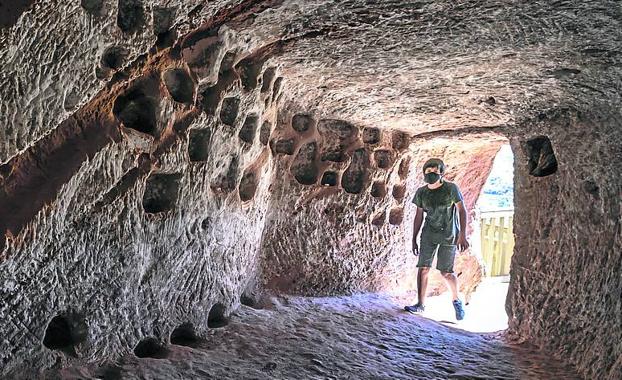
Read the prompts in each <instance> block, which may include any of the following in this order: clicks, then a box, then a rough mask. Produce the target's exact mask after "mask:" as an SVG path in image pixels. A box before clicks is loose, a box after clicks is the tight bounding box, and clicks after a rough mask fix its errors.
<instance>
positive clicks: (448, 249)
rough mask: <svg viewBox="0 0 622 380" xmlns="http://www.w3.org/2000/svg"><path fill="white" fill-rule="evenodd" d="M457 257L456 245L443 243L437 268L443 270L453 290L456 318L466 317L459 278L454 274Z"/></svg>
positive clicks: (439, 251)
mask: <svg viewBox="0 0 622 380" xmlns="http://www.w3.org/2000/svg"><path fill="white" fill-rule="evenodd" d="M455 257H456V246H455V245H441V246H440V247H439V248H438V261H437V262H436V268H437V269H438V270H440V271H441V273H442V274H443V278H445V281H447V285H448V286H449V290H450V291H451V297H452V304H453V306H454V310H455V311H456V319H457V320H461V319H463V318H464V308H463V307H462V301H460V299H459V298H458V278H457V277H456V275H455V274H454V259H455Z"/></svg>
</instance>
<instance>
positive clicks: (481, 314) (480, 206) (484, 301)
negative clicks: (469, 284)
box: [422, 143, 514, 333]
mask: <svg viewBox="0 0 622 380" xmlns="http://www.w3.org/2000/svg"><path fill="white" fill-rule="evenodd" d="M513 216H514V155H513V153H512V149H511V147H510V145H509V143H506V144H503V145H502V146H501V148H500V149H499V151H498V152H497V154H496V156H495V158H494V161H493V165H492V168H491V170H490V173H489V175H488V178H487V180H486V182H485V184H484V186H483V187H482V190H481V193H480V195H479V197H478V200H477V203H476V205H475V218H474V219H473V220H472V221H471V226H472V231H473V232H472V234H471V237H470V243H471V253H472V254H473V255H474V256H475V257H477V259H478V261H479V262H480V265H481V268H482V271H483V278H482V281H481V283H480V284H479V285H477V288H476V289H475V291H474V292H473V293H471V295H470V297H469V299H468V302H467V304H466V305H465V310H466V316H465V318H464V320H462V321H459V322H457V323H456V322H453V321H451V322H450V321H449V320H451V318H448V316H449V315H453V307H452V305H451V302H450V300H451V295H450V292H449V291H445V292H444V293H441V294H440V295H438V296H431V297H427V300H426V311H425V312H424V313H423V314H422V315H423V316H424V317H426V318H430V319H434V320H436V321H439V322H449V323H451V324H453V325H455V326H456V327H458V328H460V329H463V330H467V331H471V332H479V333H489V332H496V331H501V330H505V329H507V326H508V315H507V312H506V311H505V300H506V297H507V292H508V287H509V281H510V276H509V273H510V272H509V270H510V261H511V257H512V253H513V250H514V235H513V228H512V227H513ZM448 319H449V320H448Z"/></svg>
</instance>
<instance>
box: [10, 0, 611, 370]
mask: <svg viewBox="0 0 622 380" xmlns="http://www.w3.org/2000/svg"><path fill="white" fill-rule="evenodd" d="M621 22H622V14H621V10H620V6H619V4H618V2H616V1H607V0H600V1H587V2H586V1H578V0H567V1H558V2H546V1H530V2H509V1H501V0H499V1H489V2H486V3H485V4H484V3H482V2H477V1H463V2H456V1H449V0H447V1H418V2H403V1H380V0H373V1H365V2H363V1H359V0H351V1H344V2H330V1H324V0H314V1H300V0H266V1H261V0H248V1H224V0H223V1H211V2H204V1H192V0H175V1H166V2H159V1H151V0H119V1H97V0H81V1H72V2H60V3H59V2H54V3H51V2H44V1H19V2H15V6H14V7H13V8H11V9H10V12H8V13H3V14H2V18H1V19H0V25H1V27H2V30H1V31H0V62H2V63H3V66H2V72H1V73H0V125H2V126H3V127H2V128H1V129H0V162H1V163H2V165H1V166H0V231H1V232H2V233H3V236H4V237H5V238H3V239H0V297H1V299H2V301H3V302H2V303H1V304H0V318H1V319H2V320H3V323H2V324H1V325H0V335H1V336H2V337H3V339H2V340H1V341H0V367H1V370H0V374H1V375H3V376H4V375H5V374H14V373H16V372H20V371H22V370H24V369H25V368H29V369H32V370H33V371H36V370H38V369H42V368H47V367H50V366H52V365H54V364H55V363H58V364H59V365H65V364H69V363H71V364H80V363H85V362H88V361H96V360H102V359H111V358H115V357H117V356H119V355H121V354H124V353H131V352H133V353H134V354H135V355H136V356H138V357H152V358H157V357H160V356H163V355H166V352H165V351H166V347H165V346H166V343H167V341H173V340H175V341H176V342H180V341H192V338H193V337H194V336H196V335H201V333H202V332H204V331H205V330H206V329H210V328H220V326H223V325H226V323H227V321H228V315H229V314H230V312H231V311H232V310H234V309H235V308H236V307H238V305H239V304H240V302H242V303H244V304H248V305H253V304H255V303H256V297H257V295H258V294H259V292H260V290H261V289H262V288H268V289H271V290H276V291H283V292H289V293H300V294H337V293H349V292H357V291H374V290H398V289H412V288H413V286H414V283H415V276H414V275H413V274H414V272H415V268H414V264H415V260H414V257H413V256H412V254H411V252H410V236H411V228H412V227H411V224H412V218H413V214H412V213H413V207H412V205H411V203H410V199H411V198H412V195H413V194H414V190H415V189H416V188H417V187H418V186H420V185H421V182H422V181H421V173H420V167H421V164H422V162H423V161H424V160H425V159H426V158H428V157H429V156H430V155H434V156H438V157H441V158H443V159H444V160H446V162H447V163H448V166H449V168H448V173H449V179H451V180H454V181H455V182H457V183H458V184H459V185H460V186H461V188H462V190H463V193H464V194H465V198H466V203H467V206H468V208H469V210H470V211H471V210H472V208H473V207H474V205H475V202H476V200H477V196H478V194H479V192H480V190H481V186H482V185H483V183H484V181H485V178H486V176H487V174H488V171H489V168H490V165H491V162H492V158H493V157H494V154H495V153H496V151H497V149H498V147H499V145H500V144H501V143H502V142H503V140H504V138H506V137H507V138H509V139H510V141H511V143H512V146H513V149H514V151H515V154H517V160H516V175H517V179H516V184H517V188H516V199H517V204H516V206H517V214H516V217H515V221H516V229H515V233H516V242H517V245H516V254H515V256H514V262H513V267H512V284H511V287H510V297H509V299H508V311H509V314H510V316H511V329H510V330H511V331H510V332H511V333H512V334H513V336H516V337H517V338H518V339H522V340H533V341H535V342H537V343H539V344H540V345H542V346H545V347H549V348H551V349H552V352H553V353H554V354H556V355H557V356H558V357H560V358H562V359H564V360H567V361H570V362H572V363H573V364H574V365H576V366H577V368H578V369H579V371H580V372H581V373H582V374H583V375H584V376H585V377H588V378H616V379H617V378H620V376H619V375H620V372H621V367H620V366H621V362H620V359H619V358H620V356H621V350H622V348H621V347H620V345H619V341H620V339H619V338H620V333H621V332H620V328H619V326H620V318H622V305H621V304H620V302H621V301H620V291H621V289H622V284H621V283H620V276H619V272H620V260H621V259H620V258H621V256H620V252H621V251H622V249H621V248H622V247H621V245H622V244H621V240H620V239H621V238H620V236H621V232H620V205H619V197H620V195H621V193H622V192H621V190H620V181H619V179H618V178H617V176H616V174H617V173H618V172H619V166H620V164H621V162H620V161H621V158H620V132H619V131H620V121H621V120H622V117H621V116H620V111H619V109H618V105H619V104H620V92H619V89H620V78H621V76H622V69H621V67H622V64H621V59H620V54H619V52H620V44H621V42H620V41H621V40H622V38H621V34H620V33H622V32H621V30H622V29H620V28H619V25H620V23H621ZM457 272H459V273H461V276H460V279H461V283H462V285H463V291H464V292H465V293H467V294H468V293H469V292H470V291H472V289H473V288H474V287H475V286H476V285H477V282H478V278H479V276H481V273H480V271H479V264H478V263H477V260H476V259H475V258H474V257H471V256H461V257H460V259H459V262H458V264H457ZM432 288H433V289H432V291H435V292H438V291H440V290H441V289H442V285H441V283H439V282H434V285H433V287H432ZM180 326H184V327H183V328H182V327H180ZM173 332H174V334H173Z"/></svg>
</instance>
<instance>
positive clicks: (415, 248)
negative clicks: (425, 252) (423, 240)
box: [413, 238, 419, 256]
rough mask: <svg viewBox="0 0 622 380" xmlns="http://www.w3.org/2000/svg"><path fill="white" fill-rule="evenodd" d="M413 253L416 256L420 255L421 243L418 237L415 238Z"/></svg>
mask: <svg viewBox="0 0 622 380" xmlns="http://www.w3.org/2000/svg"><path fill="white" fill-rule="evenodd" d="M413 253H414V255H415V256H419V245H418V244H417V238H413Z"/></svg>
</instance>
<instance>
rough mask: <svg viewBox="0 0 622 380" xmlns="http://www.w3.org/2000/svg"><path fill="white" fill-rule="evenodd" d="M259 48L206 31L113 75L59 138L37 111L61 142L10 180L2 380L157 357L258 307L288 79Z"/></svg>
mask: <svg viewBox="0 0 622 380" xmlns="http://www.w3.org/2000/svg"><path fill="white" fill-rule="evenodd" d="M20 20H21V19H20ZM246 47H248V45H244V44H242V43H239V42H238V40H237V39H236V37H235V33H234V32H232V31H231V30H229V29H227V28H219V27H218V26H215V27H213V28H212V29H210V28H206V29H204V30H200V31H199V32H197V33H196V34H192V35H189V36H187V38H186V39H183V40H182V39H180V40H178V44H176V45H175V46H174V47H172V48H168V47H165V46H161V47H156V48H154V49H152V50H151V52H150V53H149V54H148V55H146V56H143V57H141V58H140V59H137V60H134V61H133V62H132V63H131V64H129V65H128V66H127V67H125V68H123V67H118V65H117V64H116V63H115V64H114V65H113V66H115V67H114V68H112V67H111V68H110V70H111V71H112V72H115V74H114V77H113V78H112V79H111V80H110V81H109V82H108V83H107V85H106V86H105V87H103V88H102V89H101V90H99V91H98V92H97V93H96V94H95V95H94V96H93V98H92V99H90V100H89V101H88V102H87V103H86V104H84V105H83V106H82V107H80V108H79V109H78V110H77V111H76V112H74V113H73V114H71V115H70V116H69V117H67V118H66V119H64V120H63V121H62V122H60V123H59V124H58V125H54V124H53V123H54V121H55V120H56V118H57V117H60V116H61V115H62V112H59V108H58V104H56V105H53V104H52V105H51V108H50V110H48V109H47V108H44V107H39V106H38V105H37V104H36V103H35V104H33V105H31V106H30V108H28V107H26V108H27V112H25V113H24V114H27V113H28V112H38V113H39V114H38V117H40V118H45V117H46V116H49V119H47V118H45V120H46V124H45V128H46V129H47V130H49V132H47V133H45V131H41V133H45V136H43V137H41V138H39V137H40V132H39V131H30V132H29V133H30V134H29V136H27V134H24V133H26V132H25V131H24V130H20V131H19V133H20V134H24V135H23V136H27V137H28V139H29V140H28V147H27V148H26V149H25V150H23V151H20V152H18V153H17V154H15V155H14V156H13V157H11V158H10V159H8V160H7V161H6V163H4V164H3V165H2V166H1V167H0V175H1V177H0V184H1V189H2V190H1V191H0V208H1V209H2V214H1V215H0V229H1V230H2V231H3V232H5V235H6V237H5V238H3V239H2V244H1V245H0V248H1V249H2V251H1V252H2V254H1V255H0V268H1V269H0V273H1V274H0V298H1V299H2V300H3V302H2V303H1V304H0V318H2V320H3V321H4V322H5V323H3V324H2V326H0V334H1V335H2V336H3V339H2V340H0V368H1V370H0V374H1V375H2V376H4V375H7V374H12V375H8V376H16V374H17V373H20V374H21V375H22V376H26V377H29V376H34V372H33V373H30V372H23V371H25V370H32V371H36V370H37V369H39V368H46V367H47V368H49V367H51V366H53V365H66V364H68V363H69V362H86V361H95V360H101V359H104V358H114V357H117V356H119V355H121V354H123V353H125V352H128V351H131V350H132V349H133V350H134V353H135V354H136V355H138V356H141V355H145V354H146V352H147V354H148V352H150V351H153V348H154V347H157V346H159V345H160V344H161V343H162V342H167V341H168V340H169V337H170V336H171V334H173V335H174V331H176V328H179V327H180V326H181V328H182V330H184V331H189V330H192V331H193V333H197V334H201V332H202V331H205V329H207V328H209V327H213V326H214V325H219V324H223V323H226V320H227V316H228V315H229V313H230V312H231V310H233V309H234V308H236V307H237V306H238V305H239V303H240V300H244V302H247V303H252V302H253V296H254V292H255V290H256V288H257V269H258V268H259V262H258V254H259V251H258V249H259V247H260V242H261V236H262V232H263V227H264V222H265V215H266V211H267V210H266V207H267V206H268V205H269V202H268V199H269V197H270V192H269V189H268V185H269V183H270V181H271V178H272V177H273V176H274V173H273V169H274V168H273V165H271V163H270V161H269V160H268V157H269V151H268V148H267V147H266V146H265V145H266V143H262V142H261V141H260V139H259V135H260V133H259V130H260V126H261V131H262V133H263V134H266V133H267V135H268V136H269V134H270V129H271V125H272V124H273V123H274V121H275V120H276V112H277V108H278V105H277V104H278V101H279V99H280V97H279V95H280V93H281V90H280V85H275V84H277V83H281V82H282V80H283V79H282V77H280V76H279V70H278V68H277V67H275V66H269V65H265V67H264V63H265V56H264V53H265V51H266V50H261V49H258V50H256V51H255V52H252V54H249V52H247V51H246V50H245V49H246ZM268 51H269V49H268ZM3 52H6V51H5V50H3ZM112 72H111V73H110V74H112ZM67 80H68V81H69V82H71V80H69V79H67ZM16 88H19V87H15V86H10V87H9V89H10V90H13V91H14V90H15V89H16ZM3 89H6V87H3ZM5 99H6V100H5ZM56 100H58V99H55V101H56ZM3 101H6V102H7V103H3V106H4V107H8V106H7V104H9V105H10V104H11V102H12V101H13V98H3ZM13 105H15V104H13ZM18 108H19V107H18ZM46 112H47V113H46ZM16 114H18V113H16ZM9 124H15V123H13V122H12V123H9ZM21 127H23V126H21ZM21 127H20V128H21ZM24 138H26V137H24ZM18 140H19V139H17V140H13V139H12V138H10V137H6V136H4V138H3V139H2V141H3V142H5V143H6V144H7V145H5V146H8V147H9V148H7V150H6V151H4V153H6V154H10V153H12V152H15V150H16V149H19V148H21V147H22V146H23V145H25V144H24V143H17V141H18ZM262 141H263V140H262ZM14 144H17V145H14ZM20 144H22V145H20ZM177 331H179V330H177ZM170 339H173V338H170Z"/></svg>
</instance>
